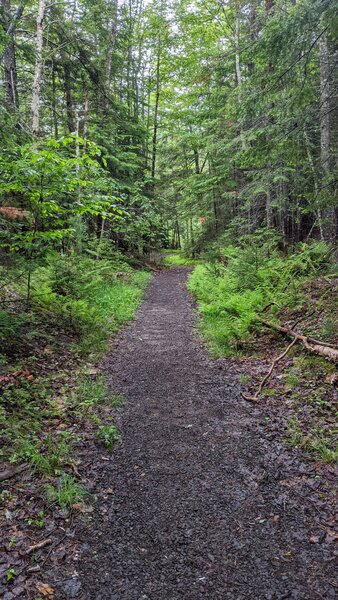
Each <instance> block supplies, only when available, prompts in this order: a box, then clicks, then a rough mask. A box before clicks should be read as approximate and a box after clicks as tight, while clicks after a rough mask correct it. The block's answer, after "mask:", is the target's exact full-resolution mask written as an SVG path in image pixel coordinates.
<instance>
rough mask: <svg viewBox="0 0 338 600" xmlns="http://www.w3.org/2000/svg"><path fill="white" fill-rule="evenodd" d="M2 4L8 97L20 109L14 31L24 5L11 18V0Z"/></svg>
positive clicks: (11, 104) (5, 0)
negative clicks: (6, 39)
mask: <svg viewBox="0 0 338 600" xmlns="http://www.w3.org/2000/svg"><path fill="white" fill-rule="evenodd" d="M0 6H1V7H2V9H3V12H4V20H3V23H2V25H3V28H4V30H5V32H6V34H7V36H8V45H7V46H6V48H5V50H4V53H3V57H2V58H3V61H4V71H5V74H4V75H5V81H4V83H5V89H6V95H7V98H8V102H9V106H10V107H11V108H12V109H14V110H18V108H19V95H18V77H17V70H16V51H15V41H14V33H15V28H16V23H17V21H18V19H20V17H21V16H22V13H23V8H24V7H23V5H22V4H20V5H19V6H18V8H17V10H16V11H15V13H14V15H13V17H12V18H11V12H10V11H11V3H10V0H1V4H0Z"/></svg>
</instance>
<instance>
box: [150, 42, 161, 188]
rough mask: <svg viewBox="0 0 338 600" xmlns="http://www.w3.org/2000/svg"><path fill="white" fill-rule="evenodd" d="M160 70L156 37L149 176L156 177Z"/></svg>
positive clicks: (159, 55) (159, 48)
mask: <svg viewBox="0 0 338 600" xmlns="http://www.w3.org/2000/svg"><path fill="white" fill-rule="evenodd" d="M160 68H161V37H160V35H159V37H158V43H157V60H156V92H155V109H154V129H153V154H152V162H151V176H152V177H153V178H154V177H155V175H156V151H157V133H158V109H159V103H160V83H161V82H160Z"/></svg>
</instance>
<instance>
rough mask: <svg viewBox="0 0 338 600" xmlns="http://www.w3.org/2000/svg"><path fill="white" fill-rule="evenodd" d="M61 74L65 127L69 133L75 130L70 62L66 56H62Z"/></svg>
mask: <svg viewBox="0 0 338 600" xmlns="http://www.w3.org/2000/svg"><path fill="white" fill-rule="evenodd" d="M63 76H64V90H65V97H66V111H67V127H68V131H69V133H74V131H75V115H74V109H73V97H72V81H71V70H70V63H69V60H68V58H67V56H64V61H63Z"/></svg>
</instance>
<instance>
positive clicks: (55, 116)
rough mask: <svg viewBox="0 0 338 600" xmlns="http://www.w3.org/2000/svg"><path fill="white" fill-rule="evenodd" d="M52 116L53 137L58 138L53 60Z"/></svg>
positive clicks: (53, 64) (53, 65)
mask: <svg viewBox="0 0 338 600" xmlns="http://www.w3.org/2000/svg"><path fill="white" fill-rule="evenodd" d="M52 114H53V128H54V136H55V137H56V138H57V137H58V136H59V127H58V117H57V112H56V72H55V62H54V60H53V63H52Z"/></svg>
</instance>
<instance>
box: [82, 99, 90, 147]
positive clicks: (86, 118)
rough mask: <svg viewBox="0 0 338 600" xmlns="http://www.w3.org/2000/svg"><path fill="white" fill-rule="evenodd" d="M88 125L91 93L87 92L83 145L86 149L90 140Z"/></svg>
mask: <svg viewBox="0 0 338 600" xmlns="http://www.w3.org/2000/svg"><path fill="white" fill-rule="evenodd" d="M88 125H89V93H88V90H85V94H84V102H83V143H84V148H86V145H87V140H88Z"/></svg>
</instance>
